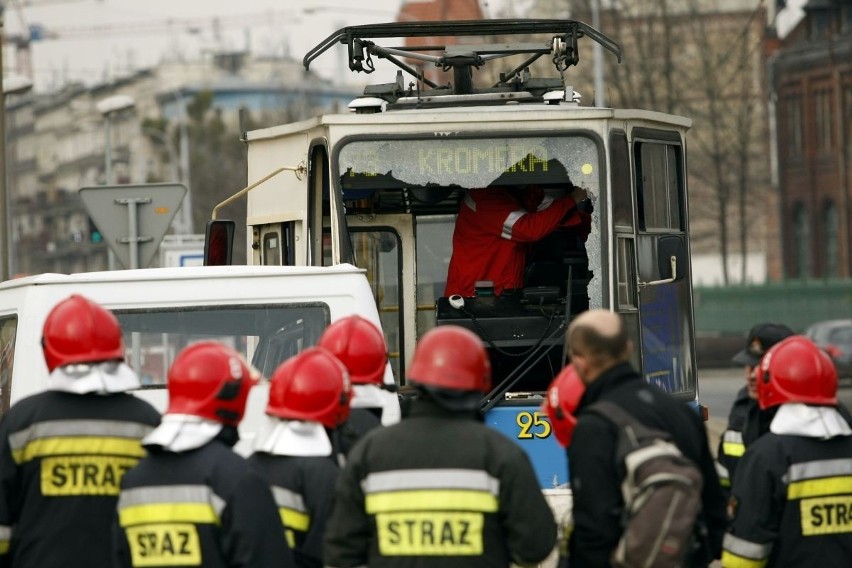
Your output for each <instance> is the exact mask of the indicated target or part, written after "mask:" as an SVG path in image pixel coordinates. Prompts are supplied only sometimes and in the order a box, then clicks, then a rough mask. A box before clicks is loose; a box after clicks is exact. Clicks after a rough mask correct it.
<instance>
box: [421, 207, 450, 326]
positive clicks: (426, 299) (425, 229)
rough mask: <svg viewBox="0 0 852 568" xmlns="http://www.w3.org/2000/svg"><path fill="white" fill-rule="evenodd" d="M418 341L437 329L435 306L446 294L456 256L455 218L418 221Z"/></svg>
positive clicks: (425, 216) (433, 217) (424, 217)
mask: <svg viewBox="0 0 852 568" xmlns="http://www.w3.org/2000/svg"><path fill="white" fill-rule="evenodd" d="M415 227H416V229H415V230H416V235H417V240H416V244H417V252H416V255H417V257H416V258H417V337H422V336H423V334H424V333H426V332H427V331H429V330H430V329H432V328H433V327H435V302H437V301H438V298H440V297H441V296H443V294H444V286H445V284H446V278H447V267H448V266H449V264H450V256H452V253H453V230H454V228H455V215H428V216H427V215H419V216H418V217H417V224H416V225H415Z"/></svg>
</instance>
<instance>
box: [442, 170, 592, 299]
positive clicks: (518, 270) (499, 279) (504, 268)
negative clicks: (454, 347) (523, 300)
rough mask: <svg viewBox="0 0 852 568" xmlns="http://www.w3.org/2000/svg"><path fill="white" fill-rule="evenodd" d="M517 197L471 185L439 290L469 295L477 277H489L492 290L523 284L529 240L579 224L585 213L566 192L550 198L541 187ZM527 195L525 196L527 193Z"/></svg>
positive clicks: (519, 286)
mask: <svg viewBox="0 0 852 568" xmlns="http://www.w3.org/2000/svg"><path fill="white" fill-rule="evenodd" d="M530 193H531V194H534V195H535V196H536V197H537V199H533V198H531V199H532V201H533V202H530V203H526V204H524V203H521V201H520V200H519V199H517V198H515V196H514V195H513V194H512V193H511V192H510V190H508V189H506V188H499V187H497V188H486V189H472V190H470V191H469V192H468V193H467V195H466V196H465V198H464V200H463V201H462V203H461V205H460V206H459V214H458V218H457V219H456V225H455V229H454V231H453V255H452V257H451V258H450V265H449V268H448V270H447V285H446V288H445V290H444V295H445V296H452V295H453V294H460V295H462V296H466V297H467V296H473V295H474V284H475V283H476V281H478V280H490V281H492V282H493V283H494V293H495V294H497V295H500V294H501V293H502V292H503V291H504V290H510V289H515V288H523V285H524V269H525V264H526V258H527V256H526V255H527V249H528V247H529V243H533V242H536V241H538V240H540V239H542V238H544V237H545V236H547V235H549V234H550V233H552V232H553V231H554V230H556V229H558V228H560V227H563V228H569V227H579V226H580V225H582V224H583V223H587V222H588V215H586V214H585V213H583V214H582V215H581V214H580V213H578V212H577V206H576V203H575V202H574V200H573V199H572V198H570V197H565V198H562V199H556V200H554V199H553V198H551V197H548V196H545V195H544V193H543V192H541V190H538V191H531V192H530ZM527 201H530V199H528V200H527Z"/></svg>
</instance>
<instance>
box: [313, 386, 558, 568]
mask: <svg viewBox="0 0 852 568" xmlns="http://www.w3.org/2000/svg"><path fill="white" fill-rule="evenodd" d="M555 541H556V525H555V522H554V520H553V514H552V513H551V511H550V508H549V506H548V505H547V502H546V501H545V500H544V496H543V495H542V493H541V490H540V489H539V487H538V482H537V480H536V477H535V474H534V473H533V470H532V466H531V465H530V463H529V460H528V458H527V457H526V454H524V452H523V450H521V448H520V447H519V446H517V445H516V444H513V443H512V442H511V441H510V440H507V439H506V438H505V437H504V436H503V435H502V434H500V433H498V432H496V431H494V430H491V429H489V428H488V427H486V426H485V425H483V424H481V423H479V422H477V421H475V420H474V419H473V417H472V416H468V415H467V414H463V413H462V414H460V413H452V412H449V411H446V410H443V409H441V408H439V407H437V406H435V405H433V404H432V403H430V402H428V401H424V400H416V401H415V402H414V403H413V407H412V411H411V414H410V415H409V416H408V417H406V418H405V419H403V420H402V421H401V422H400V423H399V424H396V425H393V426H388V427H387V428H382V429H376V430H373V431H371V432H370V433H369V434H368V435H367V436H366V437H365V438H363V439H362V441H361V442H360V443H359V444H358V445H357V446H356V447H355V448H354V450H353V452H352V453H351V454H350V456H349V460H348V462H347V464H346V467H345V468H344V470H343V472H342V473H341V479H340V483H338V486H337V491H336V494H335V501H334V508H333V511H332V515H331V518H330V519H329V523H328V526H327V528H326V547H325V555H326V557H325V563H326V565H328V566H334V567H339V568H344V567H345V568H350V567H355V566H366V565H369V566H371V567H374V568H384V567H392V566H400V565H405V566H409V567H414V568H419V567H435V568H438V567H441V568H455V567H459V568H461V567H465V568H467V567H477V566H481V567H501V566H503V567H507V566H509V564H510V562H512V561H514V562H516V563H518V564H535V563H538V562H540V561H542V560H543V559H544V558H546V557H547V556H548V554H550V552H551V551H552V550H553V547H554V545H555Z"/></svg>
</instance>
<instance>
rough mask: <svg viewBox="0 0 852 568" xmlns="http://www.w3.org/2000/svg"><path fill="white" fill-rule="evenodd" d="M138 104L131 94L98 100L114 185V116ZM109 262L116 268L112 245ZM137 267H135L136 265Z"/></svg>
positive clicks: (107, 167)
mask: <svg viewBox="0 0 852 568" xmlns="http://www.w3.org/2000/svg"><path fill="white" fill-rule="evenodd" d="M135 106H136V101H134V100H133V97H131V96H130V95H113V96H111V97H107V98H105V99H102V100H100V101H98V103H97V104H96V105H95V108H97V109H98V112H99V113H101V115H102V116H103V117H104V168H105V170H106V171H105V177H106V182H105V183H104V185H112V183H113V180H112V139H111V138H112V117H113V116H115V115H116V114H118V113H120V112H124V111H126V110H130V109H132V108H134V107H135ZM107 263H108V267H109V269H110V270H115V253H114V252H113V250H112V247H107ZM134 268H135V267H134Z"/></svg>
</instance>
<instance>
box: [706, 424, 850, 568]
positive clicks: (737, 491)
mask: <svg viewBox="0 0 852 568" xmlns="http://www.w3.org/2000/svg"><path fill="white" fill-rule="evenodd" d="M729 513H730V514H731V516H732V518H733V521H732V524H731V528H730V529H729V534H727V535H725V551H724V554H723V557H722V561H723V564H724V565H725V566H731V567H742V568H758V567H763V566H772V567H785V566H788V567H790V568H792V567H797V568H798V567H800V566H825V567H828V566H849V565H850V564H852V436H836V437H834V438H829V439H827V440H823V439H817V438H808V437H804V436H789V435H778V434H774V433H772V432H769V433H767V434H765V435H764V436H762V437H761V438H760V439H759V440H757V441H756V442H755V443H754V444H752V445H751V446H750V447H749V449H748V451H747V452H746V454H745V456H744V457H743V459H742V460H741V461H740V465H739V468H738V471H737V477H736V478H734V485H733V488H732V490H731V502H730V505H729Z"/></svg>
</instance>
